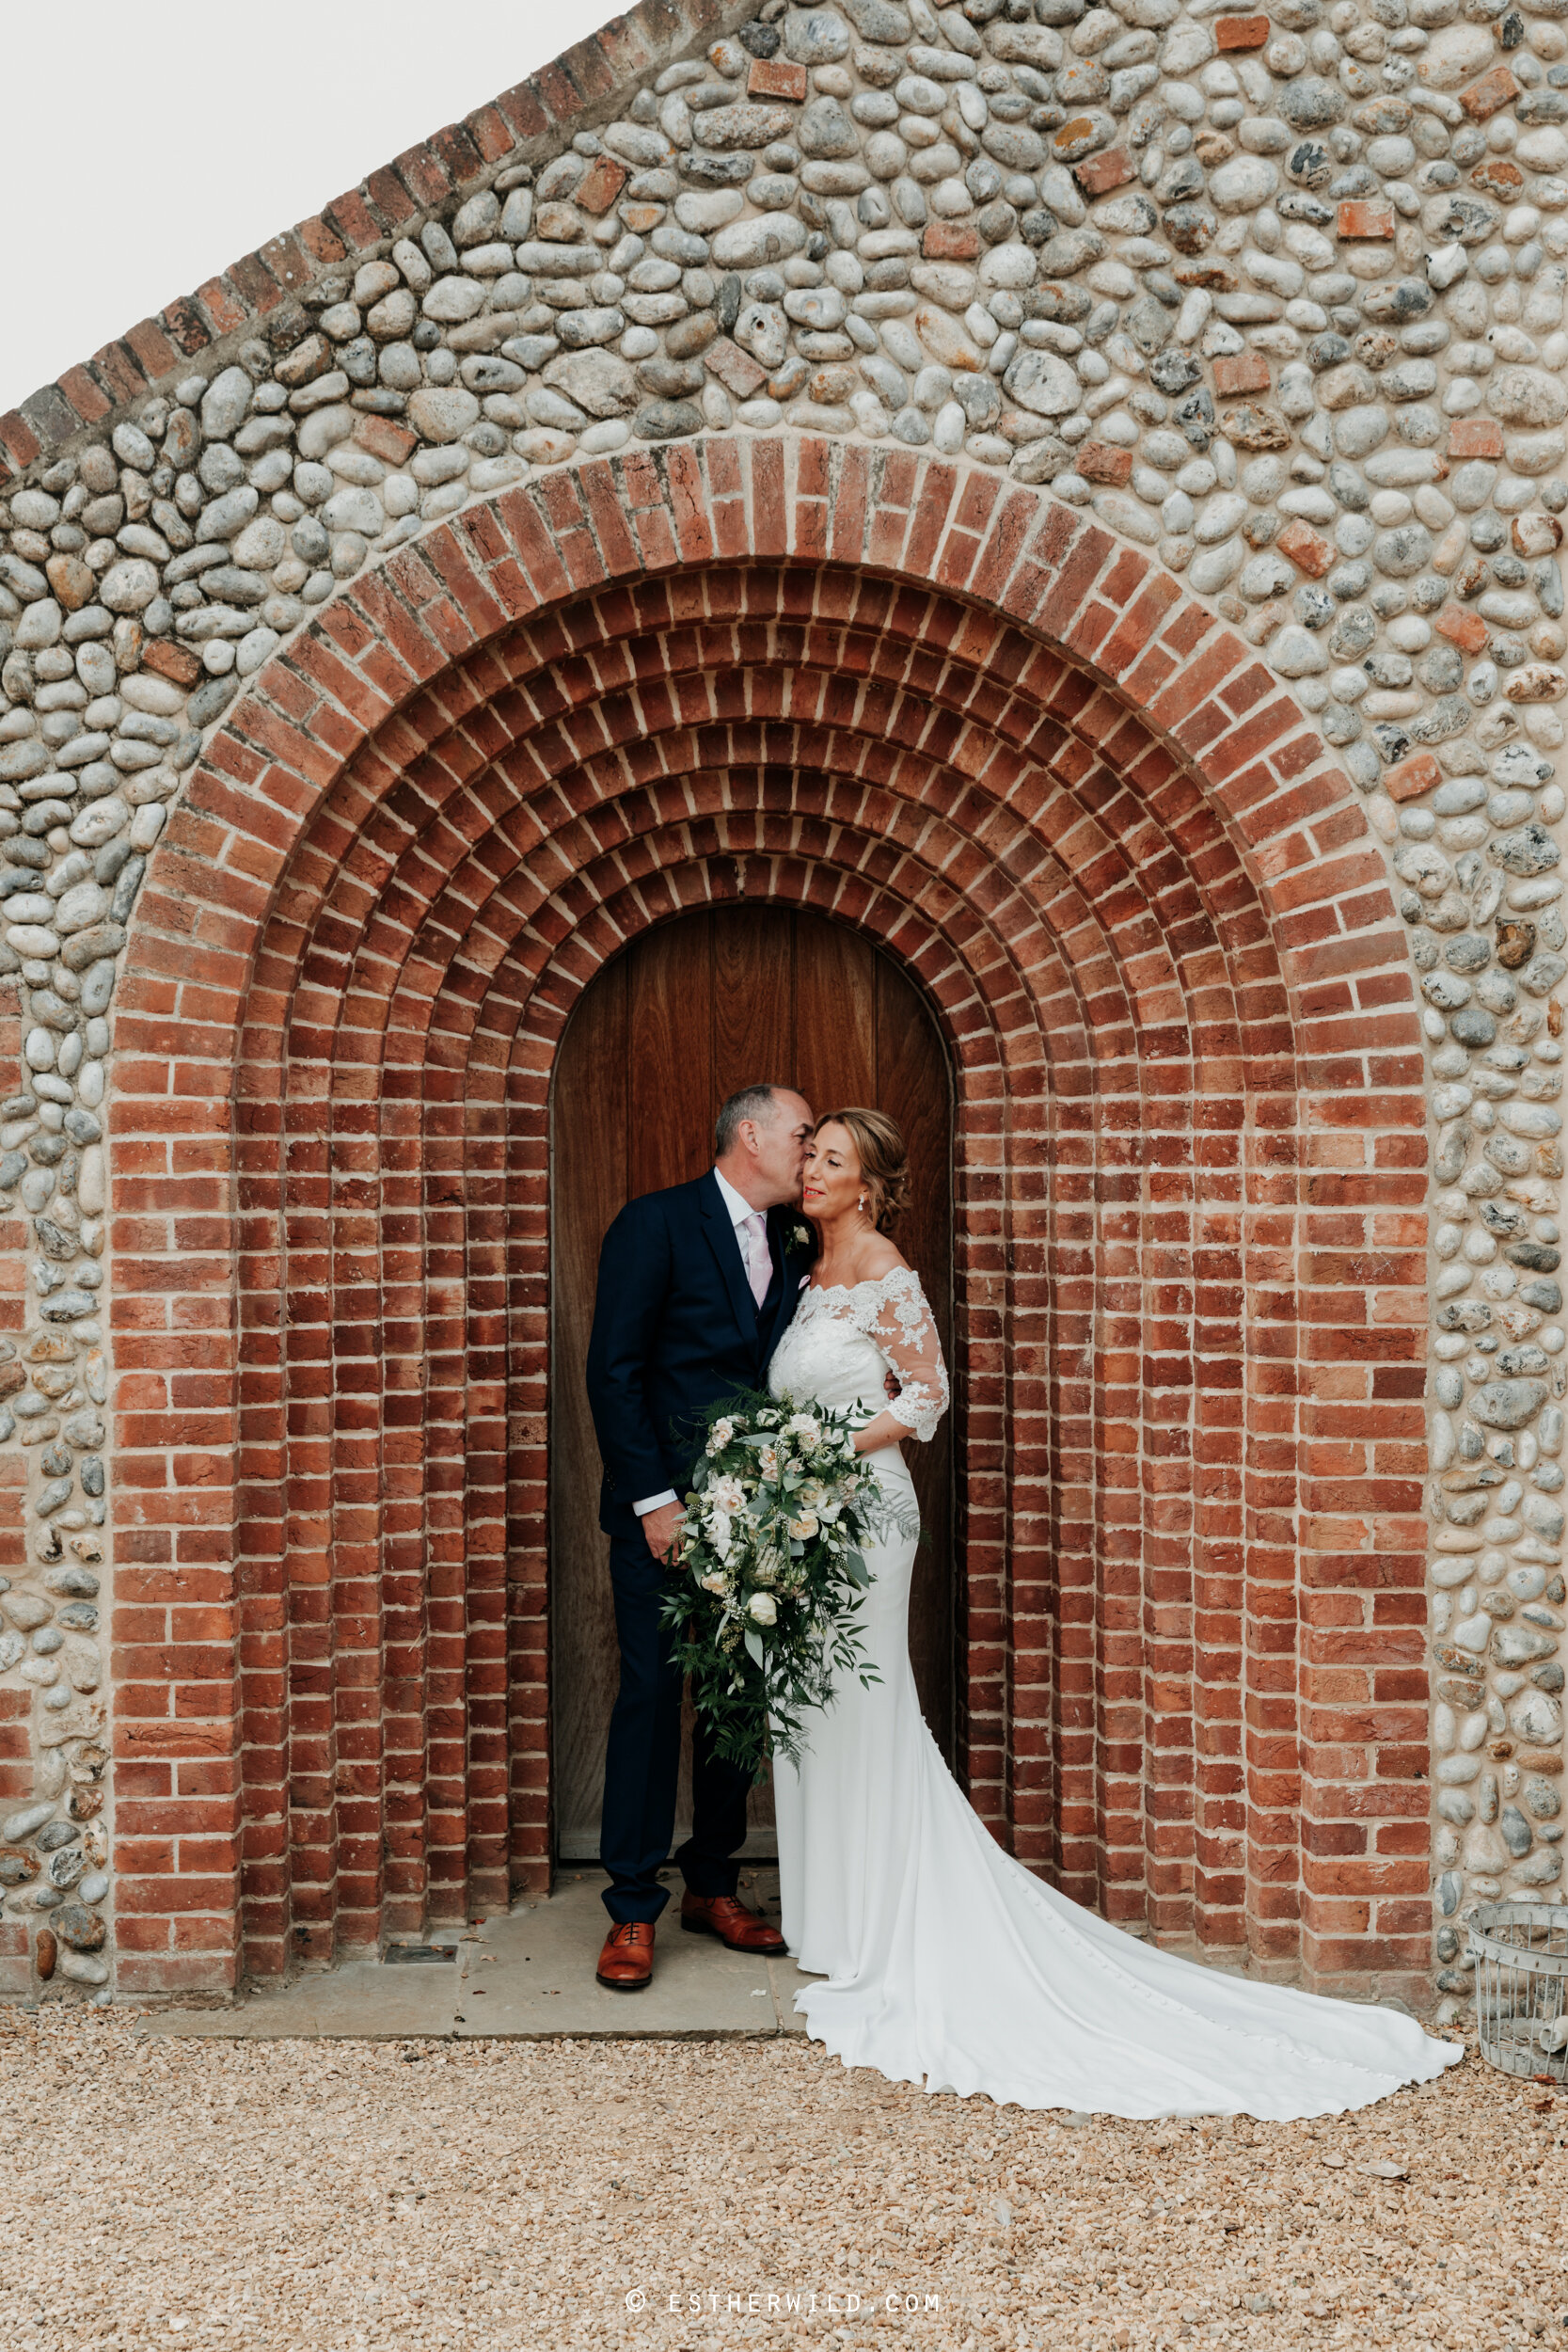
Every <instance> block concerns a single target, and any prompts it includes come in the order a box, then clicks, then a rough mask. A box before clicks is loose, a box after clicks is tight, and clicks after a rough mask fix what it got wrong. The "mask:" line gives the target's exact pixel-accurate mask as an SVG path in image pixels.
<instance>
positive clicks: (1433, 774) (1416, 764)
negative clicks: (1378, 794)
mask: <svg viewBox="0 0 1568 2352" xmlns="http://www.w3.org/2000/svg"><path fill="white" fill-rule="evenodd" d="M1442 781H1443V771H1442V770H1441V768H1439V766H1438V765H1437V762H1436V761H1435V760H1434V759H1433V755H1432V754H1431V753H1430V752H1412V753H1411V755H1410V756H1409V758H1408V759H1402V760H1398V761H1396V763H1395V765H1394V766H1393V767H1391V768H1385V770H1384V771H1383V788H1384V790H1385V792H1386V793H1387V795H1388V798H1389V799H1390V800H1391V801H1416V800H1419V798H1420V796H1421V794H1422V793H1423V792H1430V791H1431V790H1432V787H1433V785H1434V784H1441V783H1442Z"/></svg>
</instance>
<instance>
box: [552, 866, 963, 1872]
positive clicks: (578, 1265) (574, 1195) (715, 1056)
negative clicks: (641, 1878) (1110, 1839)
mask: <svg viewBox="0 0 1568 2352" xmlns="http://www.w3.org/2000/svg"><path fill="white" fill-rule="evenodd" d="M756 1079H773V1080H775V1081H777V1082H778V1083H780V1084H782V1085H784V1086H792V1087H795V1088H796V1089H799V1091H800V1093H802V1094H804V1095H805V1097H806V1099H807V1100H808V1102H810V1103H811V1104H812V1105H813V1108H814V1109H815V1110H816V1112H817V1113H818V1114H819V1115H820V1114H821V1113H822V1112H824V1111H827V1110H832V1109H838V1108H840V1107H844V1106H847V1105H850V1104H876V1105H879V1106H880V1107H881V1108H883V1109H884V1110H886V1111H888V1112H889V1113H890V1115H891V1116H892V1117H893V1118H895V1119H896V1120H898V1122H899V1124H900V1126H901V1127H902V1128H903V1129H904V1132H905V1134H906V1136H907V1137H908V1138H909V1143H910V1159H911V1177H912V1182H911V1206H910V1210H909V1212H908V1214H907V1216H906V1217H905V1219H904V1222H903V1223H902V1225H901V1226H900V1229H899V1233H898V1240H899V1243H900V1246H901V1247H902V1248H903V1249H904V1251H905V1254H906V1255H907V1256H908V1258H909V1259H910V1262H911V1264H913V1265H914V1266H915V1267H916V1268H917V1269H918V1271H919V1273H920V1276H921V1279H922V1281H923V1282H924V1283H925V1285H926V1288H927V1294H928V1295H929V1296H930V1298H931V1300H932V1303H933V1307H934V1309H935V1311H936V1314H937V1318H938V1325H939V1328H940V1329H941V1332H942V1342H943V1345H944V1346H947V1347H949V1351H950V1342H951V1323H952V1316H951V1297H952V1281H951V1255H952V1180H951V1167H950V1157H951V1111H950V1087H949V1081H948V1072H947V1061H946V1056H945V1053H944V1051H943V1048H942V1042H941V1040H940V1038H939V1037H938V1035H937V1032H936V1029H935V1027H934V1025H933V1024H932V1022H931V1019H930V1016H929V1014H928V1013H927V1011H926V1009H925V1006H924V1004H923V1003H922V1002H921V999H920V997H919V995H918V994H917V993H916V991H915V990H914V988H913V987H912V986H911V983H910V982H909V981H908V980H907V979H906V978H905V977H904V975H903V974H902V973H901V972H900V971H899V970H898V969H897V967H896V965H895V964H894V963H893V962H892V961H890V960H889V959H888V958H886V957H884V956H882V955H881V954H879V951H878V949H877V948H876V947H875V946H874V945H873V944H872V942H871V941H870V940H869V939H867V938H865V937H864V936H863V934H861V933H859V932H856V931H853V930H849V929H848V928H847V927H846V926H843V925H839V924H834V923H831V922H829V921H828V920H827V919H826V918H824V917H822V916H819V915H812V914H802V913H799V912H797V911H795V910H793V909H790V908H787V907H772V906H766V905H763V906H736V907H721V908H714V909H711V910H709V909H705V910H702V911H701V912H699V913H697V914H690V915H687V916H684V917H682V918H680V919H679V920H677V921H675V922H673V923H669V924H665V925H662V926H661V927H660V928H658V929H657V930H653V931H650V932H648V933H646V934H645V935H644V936H643V937H642V938H641V939H640V940H638V941H637V942H636V943H635V944H634V945H633V946H631V947H630V948H628V949H627V951H626V954H625V955H623V956H622V957H620V958H619V959H617V961H616V962H615V963H613V964H611V965H610V967H609V968H608V969H607V970H606V971H605V972H604V973H602V974H601V975H600V977H599V978H598V979H597V980H596V981H595V982H594V985H593V987H592V988H590V989H589V990H588V991H587V993H585V995H584V996H583V998H582V999H581V1001H580V1003H579V1004H578V1008H577V1010H576V1011H575V1012H574V1014H573V1016H572V1019H571V1022H570V1024H569V1025H568V1027H567V1030H566V1034H565V1037H564V1039H563V1040H562V1046H561V1051H560V1055H559V1057H558V1059H557V1064H556V1075H555V1083H554V1091H553V1096H552V1104H551V1153H552V1185H551V1199H552V1212H551V1214H552V1219H553V1253H554V1254H553V1280H552V1293H551V1296H552V1358H551V1437H550V1461H551V1551H552V1581H551V1599H550V1612H551V1644H550V1645H551V1680H552V1700H551V1717H552V1748H553V1757H554V1763H553V1786H554V1810H555V1820H556V1838H557V1850H558V1851H559V1852H560V1854H561V1856H562V1859H563V1860H583V1859H588V1858H591V1857H592V1856H594V1854H596V1852H597V1851H598V1827H599V1807H600V1803H601V1799H602V1792H603V1779H604V1747H605V1736H606V1732H607V1729H608V1725H609V1720H610V1708H611V1706H612V1705H613V1703H614V1696H615V1686H616V1680H617V1674H618V1667H617V1659H616V1648H615V1629H614V1619H613V1613H612V1611H611V1606H610V1574H609V1543H608V1538H606V1537H605V1536H604V1535H602V1534H600V1533H599V1529H598V1489H599V1458H598V1450H597V1447H596V1445H595V1443H594V1432H593V1423H592V1421H591V1418H590V1416H589V1413H588V1406H587V1399H586V1396H585V1394H584V1391H583V1364H584V1360H585V1358H586V1354H587V1344H588V1330H589V1325H590V1323H591V1321H592V1316H593V1306H594V1279H595V1275H596V1271H597V1262H598V1250H599V1244H600V1241H601V1240H602V1238H603V1236H604V1232H605V1230H606V1228H607V1227H608V1225H609V1224H610V1220H611V1218H612V1217H613V1216H615V1214H616V1213H617V1211H618V1210H619V1209H620V1208H621V1206H622V1205H623V1203H624V1202H625V1201H626V1200H631V1199H634V1198H635V1197H636V1196H637V1195H638V1194H640V1193H644V1192H652V1191H655V1190H657V1189H658V1188H659V1187H660V1186H661V1185H665V1184H680V1183H683V1182H686V1181H688V1180H689V1178H691V1177H693V1176H697V1175H700V1174H701V1173H702V1171H703V1170H704V1169H705V1168H708V1167H710V1166H711V1165H712V1140H713V1121H714V1119H715V1117H716V1115H717V1113H718V1108H719V1104H720V1103H721V1100H722V1099H723V1097H724V1096H725V1095H726V1094H729V1093H732V1092H733V1091H734V1090H735V1089H736V1088H737V1087H740V1086H743V1085H745V1084H747V1083H748V1082H749V1081H752V1080H756ZM950 1428H951V1424H950V1423H944V1424H943V1428H942V1434H941V1436H940V1438H939V1439H938V1441H937V1442H936V1443H935V1444H934V1445H931V1446H914V1445H911V1447H910V1448H909V1449H908V1454H909V1459H910V1462H911V1469H912V1470H913V1472H914V1479H915V1486H916V1490H917V1492H918V1494H919V1496H920V1502H921V1512H922V1517H923V1518H924V1520H925V1523H926V1528H927V1537H926V1540H925V1542H924V1543H923V1545H922V1549H921V1552H920V1556H919V1558H918V1560H917V1562H916V1565H915V1574H914V1585H913V1590H912V1593H911V1621H910V1650H911V1659H912V1661H913V1663H914V1669H915V1678H916V1681H917V1684H918V1686H919V1689H920V1693H921V1703H922V1706H923V1708H925V1712H926V1717H927V1722H928V1723H929V1724H930V1725H931V1727H932V1730H933V1731H934V1732H935V1734H936V1736H937V1739H938V1740H939V1741H940V1743H941V1744H942V1747H943V1749H944V1750H945V1751H947V1752H949V1753H950V1752H951V1732H952V1674H953V1661H952V1629H953V1600H952V1538H951V1517H952V1477H951V1456H952V1444H951V1436H950ZM688 1718H689V1706H688ZM688 1753H689V1750H688ZM751 1819H752V1835H751V1836H750V1837H749V1838H748V1841H747V1842H748V1849H749V1851H756V1852H770V1851H772V1850H773V1849H772V1837H773V1832H772V1827H771V1821H772V1805H771V1791H770V1789H767V1788H764V1789H761V1790H758V1791H756V1792H754V1793H753V1799H752V1816H751ZM688 1826H689V1767H688V1765H687V1763H686V1762H685V1761H684V1760H683V1765H682V1774H681V1785H680V1790H679V1795H678V1797H677V1815H676V1830H675V1842H676V1843H678V1842H679V1840H680V1838H681V1837H682V1836H685V1835H686V1832H687V1827H688Z"/></svg>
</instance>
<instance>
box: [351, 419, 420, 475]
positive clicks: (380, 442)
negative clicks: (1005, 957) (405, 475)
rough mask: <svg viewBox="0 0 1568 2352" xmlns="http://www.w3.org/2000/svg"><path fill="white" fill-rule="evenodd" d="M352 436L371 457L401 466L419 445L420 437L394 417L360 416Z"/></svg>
mask: <svg viewBox="0 0 1568 2352" xmlns="http://www.w3.org/2000/svg"><path fill="white" fill-rule="evenodd" d="M354 437H355V439H356V441H357V442H358V444H359V446H360V448H361V449H368V450H369V451H370V453H371V455H372V457H381V458H385V460H386V462H387V464H388V466H402V465H404V464H405V463H406V461H407V459H408V457H409V456H410V454H411V453H412V452H413V451H414V450H415V449H416V448H417V447H418V446H419V435H418V434H417V433H411V432H410V431H409V429H408V427H407V426H406V425H405V424H399V422H398V421H397V419H396V418H395V417H361V418H360V419H359V421H358V422H357V423H356V426H355V428H354Z"/></svg>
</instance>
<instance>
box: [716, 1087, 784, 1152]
mask: <svg viewBox="0 0 1568 2352" xmlns="http://www.w3.org/2000/svg"><path fill="white" fill-rule="evenodd" d="M778 1090H779V1089H778V1088H777V1087H776V1086H772V1085H768V1086H750V1087H742V1088H741V1089H740V1091H739V1093H738V1094H732V1095H731V1096H730V1099H729V1101H728V1102H727V1103H721V1104H720V1106H719V1117H718V1119H717V1120H716V1121H715V1122H714V1129H713V1144H714V1156H715V1158H717V1159H723V1158H724V1156H725V1154H726V1153H727V1152H733V1151H734V1150H735V1147H736V1144H737V1143H738V1142H739V1140H740V1122H741V1120H743V1119H754V1120H756V1122H757V1124H758V1126H759V1127H760V1126H766V1125H767V1123H768V1118H769V1116H770V1115H771V1113H772V1109H773V1097H774V1096H775V1094H777V1092H778Z"/></svg>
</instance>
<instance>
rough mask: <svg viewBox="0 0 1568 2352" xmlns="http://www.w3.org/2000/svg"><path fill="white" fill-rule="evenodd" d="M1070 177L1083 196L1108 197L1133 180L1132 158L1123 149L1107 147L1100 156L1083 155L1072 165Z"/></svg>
mask: <svg viewBox="0 0 1568 2352" xmlns="http://www.w3.org/2000/svg"><path fill="white" fill-rule="evenodd" d="M1072 176H1073V178H1074V179H1075V180H1076V181H1077V183H1078V184H1079V186H1080V187H1081V188H1082V189H1083V191H1084V194H1085V196H1108V195H1109V194H1110V192H1111V190H1112V189H1113V188H1119V187H1122V186H1124V185H1125V183H1127V182H1128V181H1129V180H1131V179H1132V178H1134V177H1135V176H1136V175H1135V173H1134V169H1133V166H1132V157H1131V156H1130V155H1129V154H1128V152H1127V150H1126V149H1125V148H1124V147H1108V148H1106V149H1105V151H1104V152H1103V153H1102V154H1100V155H1085V158H1084V160H1083V162H1082V163H1078V164H1074V165H1073V167H1072Z"/></svg>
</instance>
